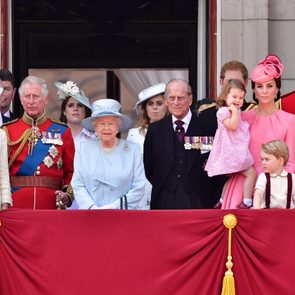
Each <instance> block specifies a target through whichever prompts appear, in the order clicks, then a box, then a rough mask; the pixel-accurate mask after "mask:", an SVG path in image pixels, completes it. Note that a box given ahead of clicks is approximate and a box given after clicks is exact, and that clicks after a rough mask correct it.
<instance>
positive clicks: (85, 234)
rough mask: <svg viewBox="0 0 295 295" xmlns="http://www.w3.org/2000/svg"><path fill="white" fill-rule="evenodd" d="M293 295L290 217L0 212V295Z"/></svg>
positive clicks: (294, 242)
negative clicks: (230, 290) (229, 270)
mask: <svg viewBox="0 0 295 295" xmlns="http://www.w3.org/2000/svg"><path fill="white" fill-rule="evenodd" d="M228 213H232V214H234V215H235V216H236V217H237V219H238V224H237V226H236V227H235V228H234V230H233V239H232V256H233V263H234V266H233V272H234V277H235V286H236V294H238V295H240V294H242V295H243V294H247V295H251V294H280V295H284V294H286V295H287V294H288V295H289V294H294V288H293V282H294V279H295V275H294V271H293V265H294V262H295V258H294V255H293V251H294V249H295V237H294V234H293V228H294V226H293V225H294V222H295V215H294V214H295V211H293V210H167V211H124V210H122V211H118V210H116V211H114V210H98V211H95V210H91V211H89V210H88V211H87V210H85V211H84V210H77V211H75V210H71V211H42V210H39V211H31V210H8V211H1V212H0V220H1V227H0V243H1V244H0V265H1V271H0V294H4V295H6V294H7V295H10V294H11V295H14V294H17V295H19V294H23V295H25V294H30V295H34V294H38V295H39V294H42V295H43V294H54V295H57V294H71V295H75V294H79V295H80V294H106V295H112V294H114V295H115V294H116V295H117V294H120V295H125V294H126V295H127V294H128V295H133V294H134V295H139V294H140V295H163V294H165V295H166V294H172V295H196V294H197V295H215V294H220V293H221V289H222V279H223V276H224V272H225V271H226V267H225V263H226V260H227V237H228V230H227V229H226V228H225V227H224V225H223V217H224V215H226V214H228Z"/></svg>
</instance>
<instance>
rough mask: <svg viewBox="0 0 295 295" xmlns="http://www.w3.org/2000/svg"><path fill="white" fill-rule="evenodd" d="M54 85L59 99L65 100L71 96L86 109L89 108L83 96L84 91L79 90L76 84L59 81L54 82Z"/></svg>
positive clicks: (86, 98) (85, 97)
mask: <svg viewBox="0 0 295 295" xmlns="http://www.w3.org/2000/svg"><path fill="white" fill-rule="evenodd" d="M54 85H55V86H56V88H57V89H58V91H57V95H58V96H59V98H60V99H65V98H66V97H68V96H71V97H73V98H75V99H77V100H78V101H79V102H81V103H82V104H83V105H84V106H86V107H87V108H89V109H90V108H91V106H90V102H89V98H88V97H87V96H85V94H84V91H83V90H82V89H80V88H79V86H78V85H77V83H75V82H73V81H67V82H65V83H62V82H60V81H56V82H54Z"/></svg>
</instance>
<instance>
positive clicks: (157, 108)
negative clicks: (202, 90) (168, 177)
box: [127, 83, 168, 210]
mask: <svg viewBox="0 0 295 295" xmlns="http://www.w3.org/2000/svg"><path fill="white" fill-rule="evenodd" d="M165 88H166V84H165V83H157V84H155V85H153V86H151V87H149V88H146V89H144V90H142V91H141V92H140V93H139V95H138V99H139V100H138V102H137V103H136V105H135V109H136V111H137V113H140V121H141V122H140V126H139V127H137V128H132V129H130V130H129V132H128V136H127V140H128V141H131V142H135V143H138V144H139V145H140V147H141V154H142V155H143V143H144V139H145V135H146V132H147V129H148V126H149V124H150V123H153V122H156V121H158V120H161V119H162V118H164V117H165V116H167V115H168V110H167V107H166V105H165V103H164V93H165ZM151 191H152V185H151V184H150V183H149V181H148V180H147V179H146V184H145V194H144V198H142V200H141V202H140V204H139V209H146V210H148V209H150V200H151Z"/></svg>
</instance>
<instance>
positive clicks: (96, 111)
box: [81, 98, 132, 131]
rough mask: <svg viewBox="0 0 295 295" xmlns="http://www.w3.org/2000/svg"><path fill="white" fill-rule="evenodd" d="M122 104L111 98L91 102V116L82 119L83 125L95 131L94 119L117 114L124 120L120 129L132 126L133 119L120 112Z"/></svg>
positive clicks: (123, 129)
mask: <svg viewBox="0 0 295 295" xmlns="http://www.w3.org/2000/svg"><path fill="white" fill-rule="evenodd" d="M120 108H121V104H120V103H119V102H118V101H116V100H114V99H111V98H102V99H98V100H96V101H95V102H93V103H92V104H91V110H92V114H91V117H88V118H86V119H84V120H82V122H81V124H82V126H83V127H85V128H86V129H88V130H90V131H94V126H93V124H92V122H93V120H94V119H95V118H98V117H106V116H116V117H119V118H120V119H121V121H122V126H121V128H120V129H119V131H125V130H127V129H128V128H130V126H131V124H132V120H131V119H130V118H129V117H128V116H126V115H123V114H121V113H120V112H119V110H120Z"/></svg>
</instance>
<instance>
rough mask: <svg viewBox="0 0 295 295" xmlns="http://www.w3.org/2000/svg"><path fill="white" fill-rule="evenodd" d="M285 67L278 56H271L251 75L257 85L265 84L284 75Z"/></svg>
mask: <svg viewBox="0 0 295 295" xmlns="http://www.w3.org/2000/svg"><path fill="white" fill-rule="evenodd" d="M283 70H284V66H283V64H282V63H281V60H280V58H279V57H278V56H277V55H274V54H269V55H267V56H266V57H265V58H264V59H263V60H261V61H260V62H259V63H258V64H257V65H256V66H255V68H254V69H253V70H252V73H251V80H252V81H253V82H255V83H264V82H267V81H269V80H272V79H274V78H279V77H280V76H281V75H282V72H283Z"/></svg>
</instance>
